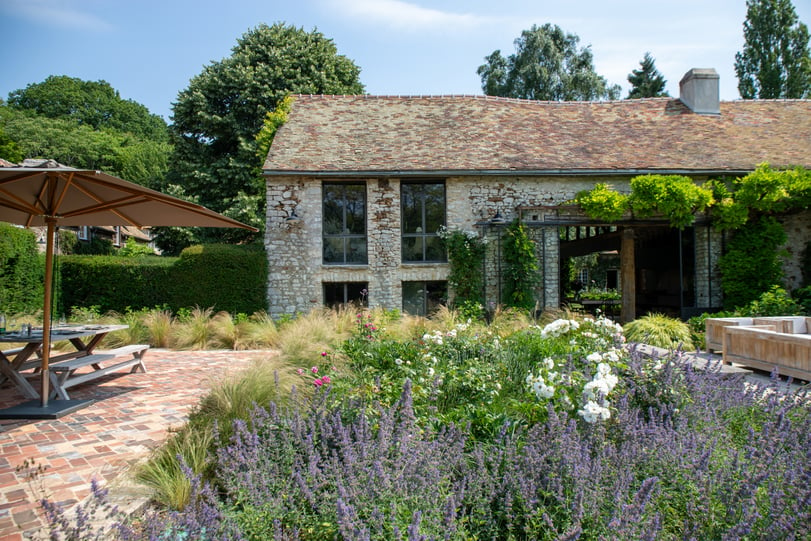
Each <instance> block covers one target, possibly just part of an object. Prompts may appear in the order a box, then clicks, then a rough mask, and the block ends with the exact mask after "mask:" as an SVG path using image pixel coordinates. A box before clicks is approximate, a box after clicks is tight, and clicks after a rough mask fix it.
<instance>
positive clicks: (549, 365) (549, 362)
mask: <svg viewBox="0 0 811 541" xmlns="http://www.w3.org/2000/svg"><path fill="white" fill-rule="evenodd" d="M543 365H544V367H545V368H546V369H547V370H552V369H553V368H555V361H554V360H553V359H552V357H547V358H546V359H544V360H543Z"/></svg>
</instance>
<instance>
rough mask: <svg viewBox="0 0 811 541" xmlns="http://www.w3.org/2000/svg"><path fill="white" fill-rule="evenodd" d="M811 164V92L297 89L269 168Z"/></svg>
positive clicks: (357, 169) (690, 168)
mask: <svg viewBox="0 0 811 541" xmlns="http://www.w3.org/2000/svg"><path fill="white" fill-rule="evenodd" d="M762 162H769V163H771V164H772V165H773V166H776V167H784V166H795V165H801V166H804V167H807V168H811V100H742V101H732V102H721V114H720V115H698V114H694V113H693V112H692V111H690V109H688V108H687V107H686V106H685V105H684V104H683V103H682V102H681V101H679V100H678V99H673V98H652V99H643V100H622V101H610V102H539V101H528V100H514V99H504V98H492V97H486V96H433V97H430V96H429V97H426V96H411V97H403V96H304V95H300V96H294V101H293V105H292V108H291V111H290V115H289V117H288V121H287V123H286V124H285V125H284V126H282V127H281V128H280V130H279V132H278V133H277V134H276V138H275V140H274V142H273V144H272V146H271V149H270V152H269V153H268V156H267V160H266V161H265V165H264V169H265V172H266V173H267V174H306V173H317V174H327V173H355V172H357V173H363V172H369V173H374V172H402V173H404V174H407V173H411V174H414V173H419V172H438V171H443V172H457V173H474V172H493V173H499V172H501V173H505V172H515V173H519V172H533V173H543V172H550V173H551V172H557V173H561V172H563V173H565V172H594V171H603V172H611V171H616V172H628V171H657V170H661V171H719V172H724V171H733V172H734V171H749V170H752V169H754V168H755V166H756V165H757V164H759V163H762Z"/></svg>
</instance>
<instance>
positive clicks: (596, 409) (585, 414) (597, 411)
mask: <svg viewBox="0 0 811 541" xmlns="http://www.w3.org/2000/svg"><path fill="white" fill-rule="evenodd" d="M577 414H578V415H580V416H581V417H582V418H583V420H585V421H586V422H587V423H596V422H597V421H606V420H608V419H610V418H611V411H610V410H609V409H608V408H606V407H605V406H602V405H600V404H598V403H597V402H594V401H593V400H589V401H588V402H586V404H585V405H584V406H583V408H582V409H579V410H577Z"/></svg>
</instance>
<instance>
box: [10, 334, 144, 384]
mask: <svg viewBox="0 0 811 541" xmlns="http://www.w3.org/2000/svg"><path fill="white" fill-rule="evenodd" d="M127 327H128V325H81V326H65V327H63V326H57V327H54V328H53V329H52V330H51V344H53V343H55V342H63V341H68V342H70V343H71V344H72V345H73V348H74V349H73V351H68V352H65V353H59V354H56V355H53V354H52V355H51V357H50V360H49V367H50V369H52V370H53V369H55V368H56V369H57V371H58V367H59V366H60V363H62V364H63V365H64V364H65V363H66V362H67V361H71V360H73V359H78V358H84V357H88V358H90V357H91V356H92V355H93V352H94V350H95V349H96V347H97V346H98V345H99V344H100V343H101V341H102V340H103V339H104V337H105V336H107V335H108V334H109V333H111V332H113V331H118V330H121V329H126V328H127ZM43 338H44V337H43V335H42V329H33V330H32V332H31V334H30V335H29V334H27V333H24V332H22V331H20V332H15V333H4V334H0V348H2V347H3V344H10V345H11V344H14V345H18V344H22V346H21V347H17V348H13V349H9V350H6V351H0V384H2V383H3V382H5V381H6V380H10V381H11V382H12V383H13V384H14V385H15V386H17V388H19V389H20V391H21V392H22V393H23V395H25V396H26V397H27V398H39V393H38V392H37V391H36V389H34V387H33V386H32V385H31V384H30V383H28V380H27V379H26V377H25V374H23V373H22V372H23V371H25V370H31V369H33V370H34V373H37V372H39V368H40V357H39V354H40V353H41V350H42V342H43ZM32 357H34V358H33V359H32ZM94 369H96V370H100V369H101V366H100V365H98V364H97V363H94ZM56 390H57V392H58V391H59V389H56ZM58 394H59V393H58ZM61 394H64V391H62V393H61Z"/></svg>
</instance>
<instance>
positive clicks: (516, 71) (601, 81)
mask: <svg viewBox="0 0 811 541" xmlns="http://www.w3.org/2000/svg"><path fill="white" fill-rule="evenodd" d="M579 43H580V38H579V37H578V36H577V35H575V34H568V33H565V32H564V31H563V30H562V29H561V28H560V27H559V26H557V25H551V24H545V25H543V26H541V27H539V26H536V25H533V26H532V28H530V29H529V30H524V31H523V32H521V36H520V37H519V38H518V39H516V40H515V53H514V54H511V55H510V56H508V57H507V58H505V57H504V56H502V54H501V51H499V50H496V51H494V52H493V53H492V54H490V55H489V56H487V57H485V60H486V61H487V63H486V64H482V65H481V66H479V68H478V70H477V73H478V75H479V76H480V77H481V81H482V90H484V93H485V94H487V95H488V96H502V97H508V98H524V99H530V100H550V101H572V100H576V101H592V100H600V99H617V98H619V95H620V87H619V85H609V84H608V82H607V81H606V79H605V78H603V77H601V76H600V75H598V74H597V73H596V72H595V71H594V62H593V56H592V54H591V48H590V47H584V48H578V44H579Z"/></svg>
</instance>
